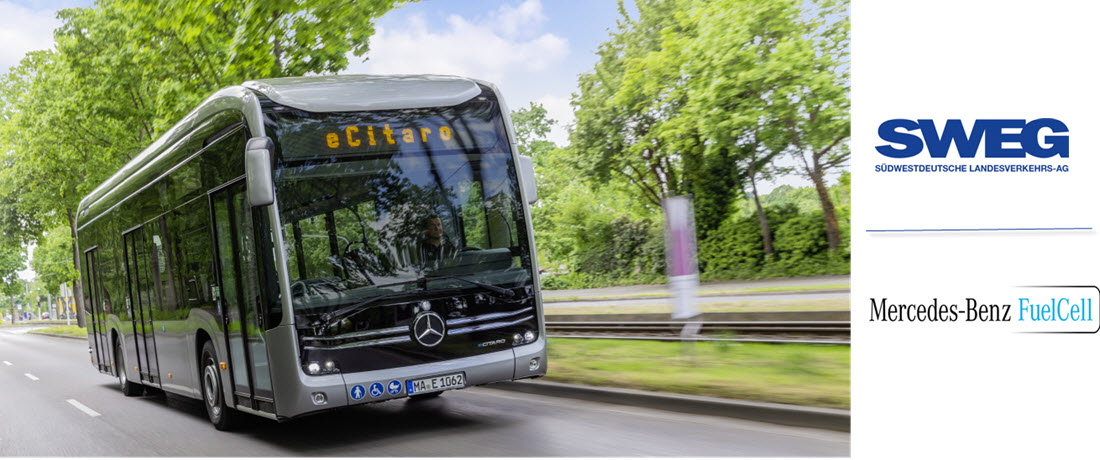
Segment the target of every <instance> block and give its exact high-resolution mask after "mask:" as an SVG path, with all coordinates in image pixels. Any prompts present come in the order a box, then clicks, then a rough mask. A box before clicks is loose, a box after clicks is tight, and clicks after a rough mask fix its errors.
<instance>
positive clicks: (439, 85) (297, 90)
mask: <svg viewBox="0 0 1100 460" xmlns="http://www.w3.org/2000/svg"><path fill="white" fill-rule="evenodd" d="M479 84H483V85H486V86H488V87H490V88H493V90H494V91H495V90H496V87H495V86H494V85H492V84H490V83H486V82H482V81H479V80H474V79H470V78H462V77H454V76H443V75H333V76H316V77H289V78H270V79H264V80H253V81H247V82H244V83H243V84H241V86H231V87H228V88H225V89H222V90H219V91H217V92H215V93H214V94H212V95H211V96H210V97H209V98H207V99H206V100H205V101H203V103H202V104H199V106H198V107H197V108H195V110H194V111H192V112H191V113H189V114H187V116H185V117H183V119H181V120H180V121H179V123H176V125H175V126H173V127H172V128H170V129H169V130H168V131H166V132H165V133H164V135H162V136H161V137H160V138H158V139H157V140H156V141H154V142H153V143H152V144H150V145H149V146H148V147H146V148H145V150H142V151H141V153H139V154H137V156H135V157H134V159H132V160H130V162H129V163H126V165H125V166H123V167H122V168H121V169H119V170H118V171H117V172H116V173H115V174H114V175H112V176H111V177H110V178H108V179H107V180H106V181H104V182H103V183H101V184H99V186H97V187H96V188H95V189H94V190H92V192H91V193H89V194H88V196H86V197H84V199H83V200H81V201H80V206H79V207H78V208H77V222H78V224H77V225H78V227H80V226H83V224H84V223H85V222H88V221H90V220H93V219H95V218H96V217H98V215H99V214H101V213H102V212H104V211H106V210H108V209H110V208H111V207H112V206H113V205H114V204H115V203H114V202H116V201H119V200H122V199H124V198H125V197H122V196H113V195H114V194H115V193H113V192H115V191H116V190H118V189H119V188H128V187H120V186H122V185H123V184H125V183H126V182H127V181H129V180H131V179H132V177H133V176H134V175H135V174H136V173H138V172H139V171H141V170H143V169H145V168H161V167H163V168H164V169H166V170H167V169H168V168H170V167H171V166H172V165H159V164H158V163H159V162H158V161H157V160H158V159H159V158H161V157H162V156H163V155H162V154H163V153H164V152H166V151H168V150H169V149H170V148H171V147H172V146H174V145H175V144H176V143H177V142H179V141H180V140H183V139H184V138H186V137H187V135H188V134H190V132H191V131H192V130H193V129H194V128H196V127H197V126H198V125H199V124H201V123H202V122H203V121H204V120H206V119H207V118H208V117H210V116H211V115H214V114H216V113H218V112H221V111H223V110H227V109H237V110H240V111H241V112H243V113H244V115H245V118H246V119H248V125H249V127H250V128H251V129H252V130H253V135H257V136H262V135H264V134H263V132H262V130H263V124H262V122H261V116H262V115H261V113H260V105H259V101H258V98H257V97H256V94H257V93H258V94H259V95H262V96H263V97H266V98H268V99H271V100H272V101H274V102H276V103H279V104H282V105H286V106H289V107H294V108H297V109H302V110H306V111H310V112H347V111H366V110H388V109H398V108H409V109H412V108H423V107H446V106H452V105H457V104H460V103H463V102H466V101H468V100H470V99H472V98H474V97H476V96H477V95H478V94H481V88H480V87H479ZM257 129H258V130H261V131H260V132H256V130H257ZM93 208H94V209H93Z"/></svg>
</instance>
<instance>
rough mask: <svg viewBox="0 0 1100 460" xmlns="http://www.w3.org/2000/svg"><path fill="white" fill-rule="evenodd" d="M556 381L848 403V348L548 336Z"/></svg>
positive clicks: (811, 403) (824, 404)
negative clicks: (683, 342) (681, 342)
mask: <svg viewBox="0 0 1100 460" xmlns="http://www.w3.org/2000/svg"><path fill="white" fill-rule="evenodd" d="M549 347H550V349H549V350H550V356H549V360H550V363H549V364H550V368H549V372H548V373H547V374H546V379H547V380H551V381H555V382H564V383H577V384H583V385H597V386H611V387H619V388H633V389H639V390H650V391H660V392H665V393H680V394H688V395H700V396H714V397H720V398H734V399H745V400H753V401H765V402H776V403H785V404H799V405H805V406H817V407H832V408H839V409H849V408H850V407H851V347H849V346H846V345H803V344H763V343H743V344H738V343H713V342H710V343H695V344H692V345H682V344H680V343H678V342H657V341H652V342H651V341H644V340H601V339H561V338H554V339H550V345H549Z"/></svg>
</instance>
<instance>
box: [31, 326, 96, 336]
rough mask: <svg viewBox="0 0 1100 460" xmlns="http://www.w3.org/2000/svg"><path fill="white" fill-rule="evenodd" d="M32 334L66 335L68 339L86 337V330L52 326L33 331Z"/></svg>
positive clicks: (76, 327) (77, 327) (78, 327)
mask: <svg viewBox="0 0 1100 460" xmlns="http://www.w3.org/2000/svg"><path fill="white" fill-rule="evenodd" d="M33 332H37V333H43V334H55V335H67V336H69V337H87V336H88V330H87V329H85V328H82V327H80V326H75V325H74V326H53V327H47V328H44V329H35V330H34V331H33Z"/></svg>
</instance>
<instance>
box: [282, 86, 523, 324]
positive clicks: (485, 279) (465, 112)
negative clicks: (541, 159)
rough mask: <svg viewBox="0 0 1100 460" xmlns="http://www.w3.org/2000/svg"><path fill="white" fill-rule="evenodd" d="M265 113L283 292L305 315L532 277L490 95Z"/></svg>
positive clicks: (312, 320) (309, 318) (311, 319)
mask: <svg viewBox="0 0 1100 460" xmlns="http://www.w3.org/2000/svg"><path fill="white" fill-rule="evenodd" d="M269 115H270V116H271V117H272V118H274V119H275V123H274V125H273V126H272V127H273V128H274V129H273V131H275V136H276V138H277V139H276V140H277V143H278V145H279V153H278V161H277V165H276V171H275V182H276V194H277V199H278V205H279V211H280V215H281V219H282V223H283V229H282V230H283V234H284V241H285V242H286V248H285V249H286V253H287V255H288V257H287V259H288V260H287V271H288V273H289V276H290V279H291V296H292V299H291V301H292V305H293V307H294V310H295V313H296V315H299V316H301V317H302V319H304V320H306V322H307V323H308V324H318V321H317V318H320V317H323V316H324V315H325V314H326V313H329V314H331V313H332V312H335V311H338V310H340V309H342V308H346V307H347V306H348V305H354V304H357V303H362V302H363V301H364V300H369V299H371V298H372V297H379V296H392V295H394V294H400V293H403V292H413V291H430V290H438V289H452V288H453V289H458V288H470V287H471V284H474V285H475V286H476V283H480V284H482V285H491V286H497V287H502V288H505V289H511V288H517V287H524V286H529V285H530V284H531V283H532V278H531V262H530V257H531V255H530V250H529V248H528V244H527V236H526V223H525V222H524V212H523V203H522V201H521V198H520V195H519V188H518V183H517V180H516V172H515V167H514V165H513V162H512V154H511V152H510V150H509V148H508V142H507V136H506V134H505V132H504V128H503V122H502V121H501V118H500V115H499V109H498V108H497V105H496V104H495V103H492V102H491V101H475V102H471V103H466V104H463V105H460V106H457V107H448V108H439V109H412V110H401V111H389V112H363V113H356V114H313V113H304V112H300V111H285V112H278V111H271V112H270V113H269ZM456 278H461V279H456ZM463 280H469V281H473V282H475V283H468V282H465V281H463Z"/></svg>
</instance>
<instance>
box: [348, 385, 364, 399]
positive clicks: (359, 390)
mask: <svg viewBox="0 0 1100 460" xmlns="http://www.w3.org/2000/svg"><path fill="white" fill-rule="evenodd" d="M366 394H367V391H366V390H364V389H363V385H356V386H353V387H351V399H354V400H356V401H358V400H360V399H363V396H365V395H366Z"/></svg>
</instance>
